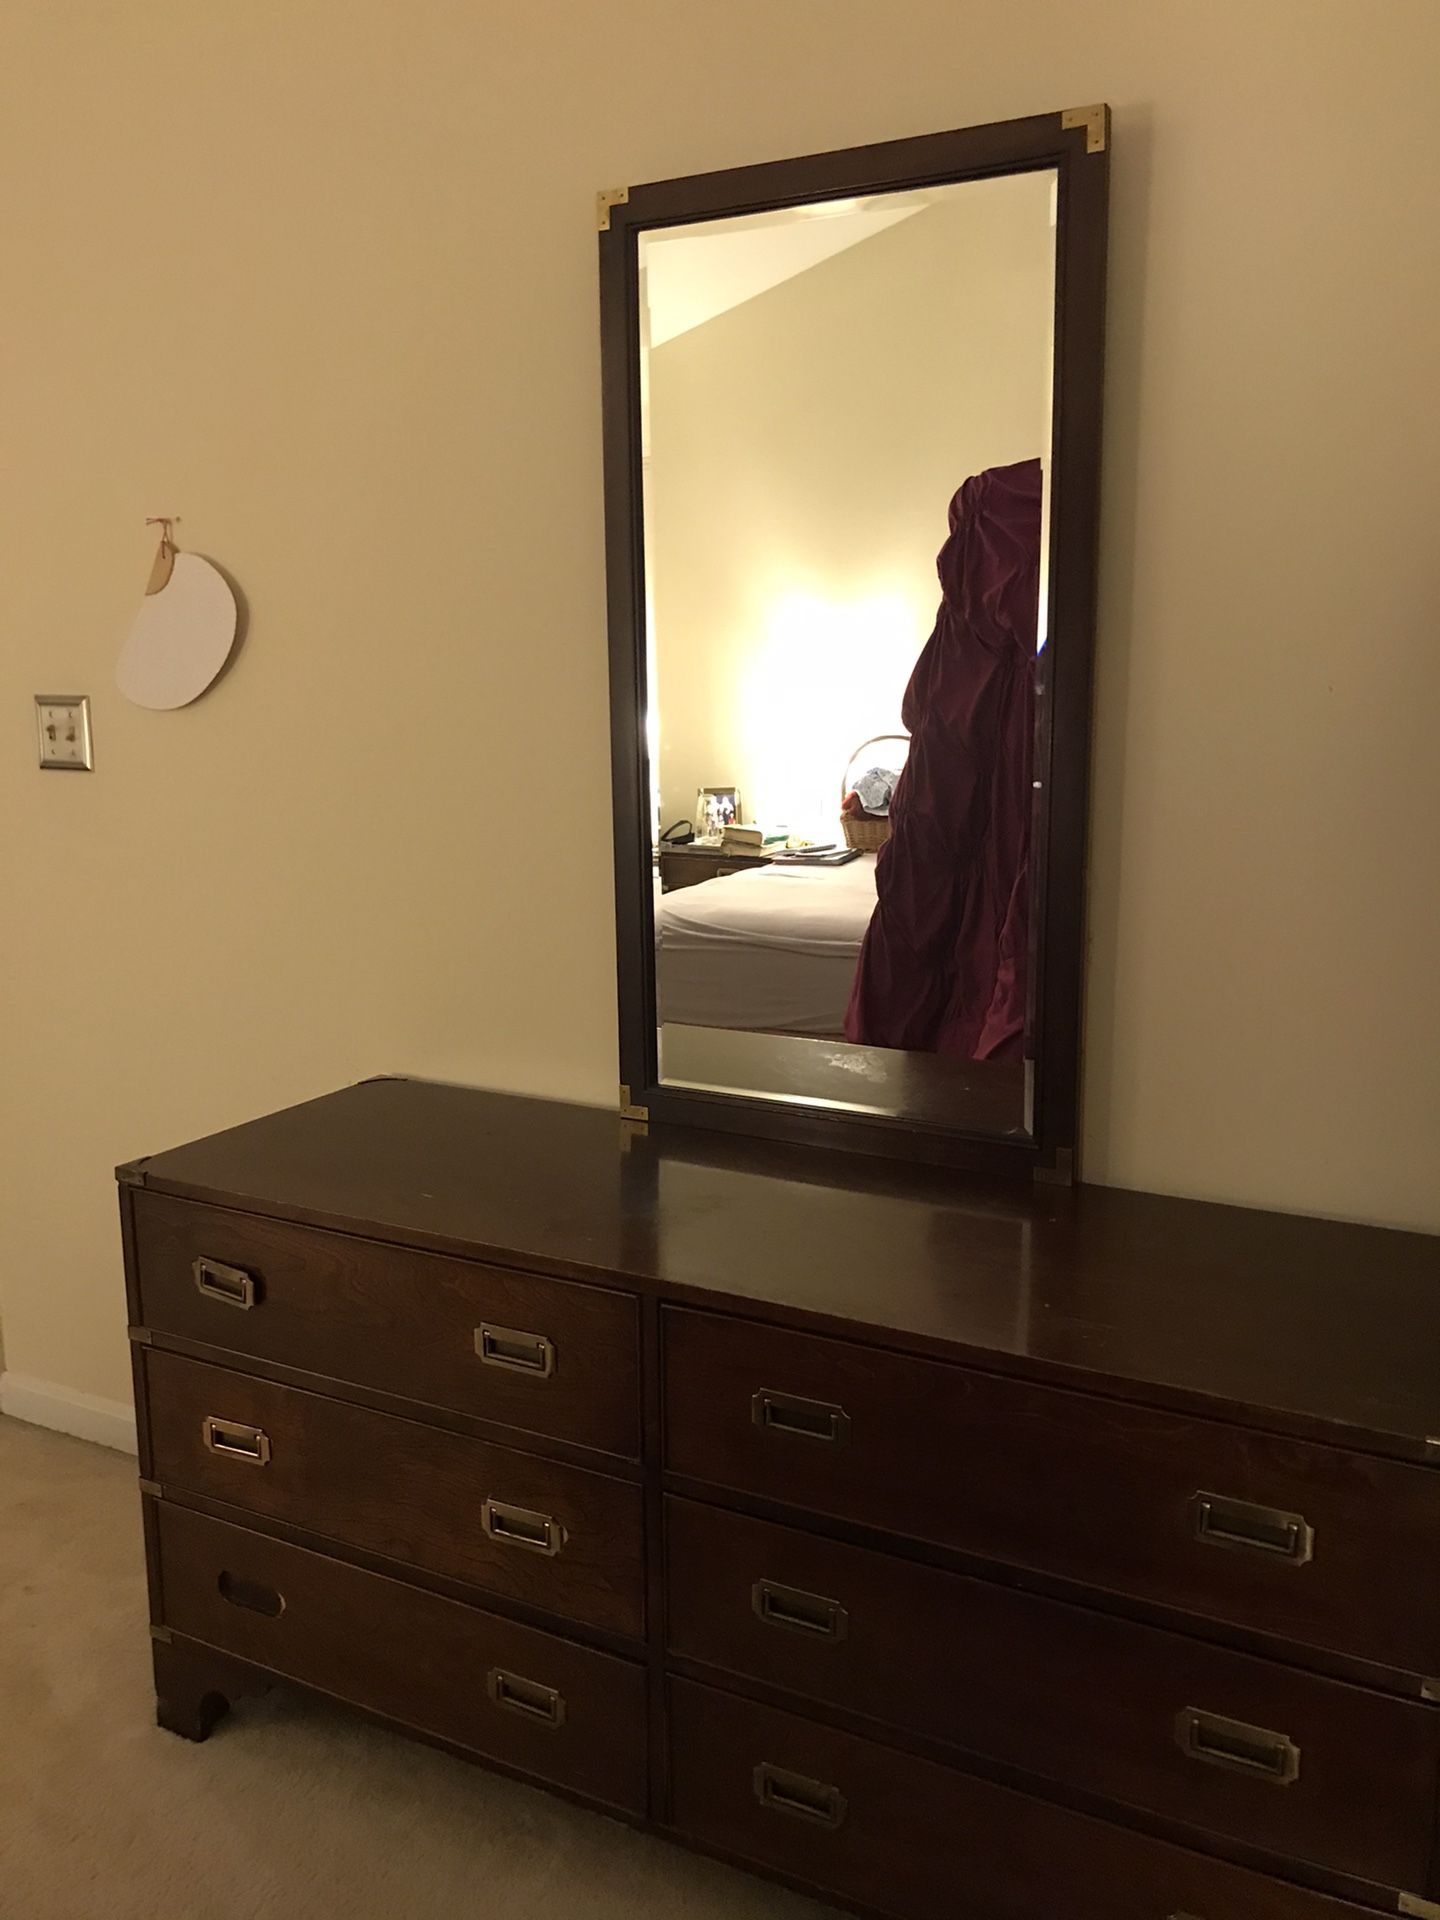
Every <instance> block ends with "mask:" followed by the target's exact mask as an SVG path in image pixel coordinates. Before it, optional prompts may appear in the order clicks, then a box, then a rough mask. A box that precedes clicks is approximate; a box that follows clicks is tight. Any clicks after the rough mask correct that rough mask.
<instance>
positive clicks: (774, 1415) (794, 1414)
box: [750, 1387, 850, 1441]
mask: <svg viewBox="0 0 1440 1920" xmlns="http://www.w3.org/2000/svg"><path fill="white" fill-rule="evenodd" d="M750 1418H751V1419H752V1420H753V1421H754V1422H755V1424H756V1426H757V1427H764V1428H768V1429H769V1430H770V1431H771V1432H772V1433H797V1434H800V1435H801V1436H802V1437H803V1438H804V1439H806V1440H831V1441H839V1440H846V1439H848V1438H849V1436H850V1416H849V1414H848V1413H846V1411H845V1409H844V1408H843V1407H835V1406H831V1404H830V1403H829V1401H827V1400H802V1399H801V1398H800V1396H799V1395H798V1394H794V1393H774V1392H772V1391H771V1389H770V1388H769V1387H762V1388H761V1389H760V1391H759V1392H758V1393H757V1394H755V1395H753V1396H752V1398H751V1401H750Z"/></svg>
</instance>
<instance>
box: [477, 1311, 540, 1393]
mask: <svg viewBox="0 0 1440 1920" xmlns="http://www.w3.org/2000/svg"><path fill="white" fill-rule="evenodd" d="M475 1351H476V1353H478V1354H479V1356H480V1358H481V1360H482V1361H483V1362H484V1363H485V1365H486V1366H487V1367H507V1368H508V1369H509V1370H510V1372H511V1373H531V1374H534V1376H535V1378H536V1379H537V1380H548V1379H549V1378H550V1376H551V1374H552V1373H554V1371H555V1343H554V1341H553V1340H547V1339H546V1338H545V1335H544V1334H543V1333H522V1332H521V1331H520V1330H519V1328H518V1327H492V1326H490V1325H488V1324H487V1325H485V1326H483V1327H477V1328H476V1329H475Z"/></svg>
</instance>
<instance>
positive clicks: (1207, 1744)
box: [1175, 1707, 1300, 1787]
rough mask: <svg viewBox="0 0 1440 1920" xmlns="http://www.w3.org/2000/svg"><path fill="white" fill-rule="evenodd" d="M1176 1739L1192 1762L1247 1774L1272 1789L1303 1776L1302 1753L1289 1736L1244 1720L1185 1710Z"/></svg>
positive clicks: (1198, 1710)
mask: <svg viewBox="0 0 1440 1920" xmlns="http://www.w3.org/2000/svg"><path fill="white" fill-rule="evenodd" d="M1175 1738H1176V1739H1177V1740H1178V1741H1179V1743H1180V1750H1181V1752H1182V1753H1184V1754H1185V1755H1187V1756H1188V1758H1190V1759H1191V1760H1203V1761H1204V1762H1205V1764H1206V1765H1207V1766H1211V1767H1228V1768H1229V1769H1230V1771H1231V1772H1232V1773H1248V1774H1250V1775H1252V1776H1253V1777H1254V1778H1255V1779H1257V1780H1268V1781H1269V1782H1270V1783H1271V1785H1272V1786H1277V1787H1288V1786H1289V1785H1290V1783H1291V1782H1292V1781H1293V1780H1297V1779H1298V1778H1299V1776H1300V1749H1299V1747H1297V1746H1296V1744H1295V1742H1294V1741H1293V1740H1292V1739H1290V1738H1289V1736H1288V1735H1287V1734H1283V1733H1271V1732H1270V1730H1269V1729H1268V1728H1267V1727H1252V1726H1250V1725H1248V1724H1247V1723H1246V1722H1245V1721H1244V1720H1226V1719H1224V1718H1222V1716H1221V1715H1220V1714H1218V1713H1204V1712H1202V1711H1201V1709H1200V1708H1199V1707H1186V1708H1185V1710H1184V1712H1183V1713H1180V1714H1178V1715H1177V1716H1176V1720H1175Z"/></svg>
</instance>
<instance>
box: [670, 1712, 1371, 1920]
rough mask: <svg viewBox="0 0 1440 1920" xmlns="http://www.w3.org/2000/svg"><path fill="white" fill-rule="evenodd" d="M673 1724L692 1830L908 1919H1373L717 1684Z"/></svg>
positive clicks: (677, 1795) (678, 1823)
mask: <svg viewBox="0 0 1440 1920" xmlns="http://www.w3.org/2000/svg"><path fill="white" fill-rule="evenodd" d="M670 1715H671V1785H672V1803H671V1806H672V1823H673V1825H674V1826H675V1828H676V1829H677V1830H678V1831H679V1832H680V1833H681V1834H683V1835H685V1836H687V1837H688V1838H691V1839H693V1840H697V1841H699V1842H700V1843H701V1844H702V1845H704V1846H710V1847H714V1848H716V1849H718V1850H719V1851H721V1852H723V1853H726V1854H728V1855H730V1856H732V1857H735V1858H739V1859H743V1860H747V1861H750V1862H751V1863H752V1864H754V1865H756V1866H763V1867H769V1868H770V1869H771V1870H772V1871H774V1872H776V1873H780V1874H785V1875H788V1876H790V1877H791V1878H793V1879H797V1880H802V1881H804V1882H805V1883H806V1884H807V1885H808V1886H811V1887H814V1888H816V1889H821V1890H823V1891H825V1892H826V1893H829V1894H831V1895H833V1896H834V1897H835V1898H837V1899H839V1900H843V1901H847V1902H852V1901H853V1902H854V1903H856V1904H857V1905H861V1906H864V1907H866V1908H867V1909H874V1910H876V1911H878V1912H880V1913H884V1914H888V1915H895V1916H897V1920H957V1917H958V1916H960V1915H962V1914H963V1915H969V1914H972V1913H973V1914H974V1915H975V1916H976V1920H980V1916H982V1915H983V1916H984V1920H1038V1917H1039V1916H1043V1917H1044V1920H1192V1917H1193V1920H1361V1916H1362V1913H1363V1912H1364V1910H1363V1909H1361V1908H1359V1907H1355V1906H1352V1905H1350V1904H1349V1902H1347V1901H1340V1900H1332V1899H1329V1898H1327V1897H1325V1896H1323V1895H1320V1894H1315V1893H1310V1892H1307V1891H1305V1890H1303V1889H1301V1888H1298V1887H1291V1886H1287V1885H1285V1884H1284V1883H1283V1882H1281V1881H1279V1880H1272V1879H1270V1878H1269V1877H1268V1876H1266V1875H1263V1874H1258V1873H1252V1872H1249V1871H1248V1870H1246V1869H1245V1868H1241V1867H1235V1866H1231V1865H1229V1864H1227V1863H1225V1862H1223V1861H1219V1860H1212V1859H1208V1858H1206V1857H1205V1856H1204V1855H1202V1854H1198V1853H1191V1852H1190V1851H1189V1850H1188V1849H1186V1848H1184V1847H1177V1846H1172V1845H1169V1844H1168V1843H1166V1842H1164V1841H1159V1840H1153V1839H1151V1838H1149V1837H1148V1836H1146V1835H1142V1834H1137V1833H1131V1832H1127V1831H1126V1830H1125V1829H1124V1828H1122V1827H1118V1826H1112V1825H1110V1824H1109V1822H1107V1821H1103V1820H1096V1819H1093V1818H1091V1817H1090V1816H1088V1815H1085V1814H1078V1813H1072V1812H1069V1811H1068V1810H1066V1809H1064V1808H1061V1807H1056V1806H1052V1805H1051V1804H1049V1803H1048V1802H1046V1801H1043V1800H1036V1799H1032V1798H1031V1797H1030V1796H1029V1795H1027V1794H1022V1793H1016V1792H1014V1791H1013V1790H1011V1789H1010V1788H1006V1787H998V1786H995V1785H993V1784H992V1783H990V1782H988V1781H982V1780H977V1779H974V1778H972V1777H971V1776H969V1775H966V1774H962V1773H958V1772H954V1771H952V1770H951V1769H950V1768H948V1767H940V1766H936V1765H934V1764H933V1763H932V1762H930V1761H926V1760H917V1759H915V1758H913V1757H912V1756H910V1755H906V1754H900V1753H896V1752H894V1751H893V1750H891V1749H890V1748H888V1747H883V1746H880V1745H877V1744H876V1743H874V1742H872V1741H869V1740H860V1739H857V1738H855V1737H854V1736H853V1735H850V1734H844V1733H839V1732H837V1731H835V1730H834V1729H833V1728H829V1727H821V1726H817V1725H815V1724H814V1723H812V1722H810V1721H807V1720H802V1719H800V1718H798V1717H797V1716H795V1715H793V1714H789V1713H780V1712H777V1711H775V1710H774V1709H772V1708H768V1707H759V1706H755V1705H753V1704H752V1703H751V1702H749V1701H744V1700H738V1699H735V1698H733V1697H731V1696H729V1695H727V1694H723V1693H718V1692H715V1691H714V1690H713V1689H711V1688H709V1687H701V1686H695V1685H692V1684H690V1683H688V1682H684V1681H672V1682H671V1683H670ZM942 1836H943V1838H942ZM1372 1920H1373V1917H1372Z"/></svg>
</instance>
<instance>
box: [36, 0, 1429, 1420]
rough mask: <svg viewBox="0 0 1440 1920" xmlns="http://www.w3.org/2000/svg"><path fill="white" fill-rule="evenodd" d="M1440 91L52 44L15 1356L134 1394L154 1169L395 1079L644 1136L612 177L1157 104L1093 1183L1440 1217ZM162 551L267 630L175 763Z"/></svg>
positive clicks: (623, 13)
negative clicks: (135, 1170)
mask: <svg viewBox="0 0 1440 1920" xmlns="http://www.w3.org/2000/svg"><path fill="white" fill-rule="evenodd" d="M1437 55H1440V11H1437V9H1436V8H1435V7H1434V5H1433V0H1390V3H1389V4H1388V5H1386V6H1385V7H1383V8H1380V9H1377V8H1374V7H1371V6H1361V5H1359V4H1358V3H1353V4H1352V3H1349V0H1347V4H1339V3H1338V0H1271V4H1270V5H1268V6H1265V7H1263V8H1261V7H1256V6H1253V5H1251V4H1241V0H1215V3H1214V4H1212V5H1210V6H1207V7H1204V8H1195V7H1182V6H1180V5H1178V4H1171V0H1162V3H1161V4H1158V5H1157V4H1155V0H1145V4H1140V3H1139V0H1093V4H1091V5H1088V6H1085V7H1076V6H1074V5H1072V4H1069V3H1068V0H1066V3H1064V4H1062V0H1031V4H1028V5H1022V6H1011V7H1008V8H1007V7H998V6H995V5H993V4H990V3H989V0H987V4H985V5H983V6H980V5H970V4H963V3H962V4H956V0H893V4H891V5H890V6H887V7H884V8H877V7H875V6H873V5H872V4H870V0H831V3H830V4H829V5H827V6H825V7H823V8H822V7H817V6H815V5H813V4H800V5H795V6H791V7H776V6H774V5H773V4H771V3H770V0H729V4H727V5H725V6H724V7H719V6H692V7H685V8H678V9H677V8H676V7H675V6H674V5H673V4H670V0H665V4H661V0H622V4H621V6H620V9H619V12H618V13H617V11H616V9H615V8H606V9H600V8H586V7H578V6H575V5H574V4H570V3H568V0H567V4H564V5H561V4H558V0H533V3H532V4H531V5H530V6H527V7H524V8H515V7H512V6H503V7H502V6H500V5H498V4H496V3H495V0H463V4H462V3H461V0H417V4H416V5H414V6H410V7H404V8H402V7H398V6H396V5H395V4H393V0H345V4H344V5H341V4H339V0H300V4H298V5H297V4H295V0H286V3H285V4H283V5H281V4H279V3H278V0H244V4H241V3H240V0H174V3H173V4H169V5H166V6H162V7H151V6H142V5H140V4H139V0H132V3H131V4H129V5H116V6H100V5H84V4H79V3H78V0H43V4H42V0H12V4H11V5H10V6H8V7H7V8H6V9H5V10H4V13H3V15H0V177H3V178H4V179H6V180H7V181H8V182H9V183H10V185H9V187H8V189H7V191H6V193H5V195H4V203H3V212H0V354H3V358H0V438H3V460H0V539H3V542H4V559H3V567H0V915H3V920H0V965H3V982H4V999H3V1004H0V1072H3V1106H0V1180H3V1183H4V1194H3V1214H0V1311H3V1316H4V1320H5V1336H6V1355H7V1360H8V1363H9V1364H10V1365H11V1366H12V1367H14V1368H16V1369H18V1370H20V1371H21V1372H24V1373H29V1374H33V1375H37V1376H40V1377H42V1378H46V1379H50V1380H55V1381H60V1382H63V1383H68V1384H69V1385H72V1386H74V1387H76V1388H78V1389H82V1390H88V1391H91V1392H94V1393H98V1394H102V1395H121V1394H123V1393H124V1392H125V1389H126V1378H127V1375H126V1365H125V1342H124V1339H123V1335H122V1325H123V1311H122V1307H121V1299H120V1271H119V1259H118V1251H117V1245H116V1235H115V1229H114V1223H113V1198H112V1192H111V1186H110V1180H109V1169H110V1167H111V1165H112V1164H113V1163H114V1162H115V1161H116V1160H118V1159H120V1158H121V1157H125V1156H130V1155H134V1154H139V1153H143V1152H146V1151H150V1150H153V1149H156V1148H159V1147H163V1146H165V1145H167V1144H168V1143H171V1142H174V1141H177V1140H180V1139H182V1138H184V1137H185V1136H186V1135H190V1134H194V1133H196V1132H197V1131H200V1130H203V1129H209V1128H213V1127H217V1126H222V1125H225V1124H226V1123H228V1122H231V1121H235V1120H238V1119H240V1118H242V1117H244V1116H246V1115H248V1114H252V1113H255V1112H258V1111H260V1110H261V1109H263V1108H266V1107H271V1106H274V1105H276V1104H277V1103H280V1102H283V1101H289V1100H294V1099H297V1098H300V1097H302V1096H305V1095H308V1094H312V1093H316V1092H319V1091H320V1090H322V1089H324V1088H327V1087H330V1086H334V1085H336V1084H338V1083H340V1082H344V1081H346V1080H349V1079H352V1078H357V1077H359V1076H362V1075H364V1074H368V1073H373V1072H375V1071H377V1070H381V1069H388V1070H392V1071H394V1070H398V1071H407V1072H414V1073H421V1074H434V1075H441V1076H446V1077H450V1078H454V1079H461V1080H473V1081H481V1082H486V1083H489V1084H492V1085H496V1086H501V1087H512V1088H525V1089H529V1090H533V1091H536V1092H540V1093H546V1094H558V1095H563V1096H565V1097H567V1098H572V1099H577V1100H586V1101H597V1102H598V1101H606V1100H609V1099H612V1098H613V1097H614V1087H615V1080H616V1067H615V1047H614V1041H613V1016H612V1004H611V996H612V986H613V969H612V961H611V946H610V942H611V908H610V898H611V895H610V878H609V873H608V859H609V855H608V849H607V847H606V845H605V835H606V828H605V825H604V803H603V795H604V792H605V787H606V777H607V775H606V766H607V758H606V755H607V735H606V687H605V666H604V615H603V588H602V577H603V575H602V551H601V504H600V451H599V450H600V403H599V393H598V380H597V349H596V323H595V235H594V218H593V195H594V192H595V189H596V188H597V187H602V186H610V185H616V184H620V183H623V182H626V181H637V180H645V179H652V178H657V177H662V176H665V175H669V174H675V173H680V172H688V171H692V170H699V169H705V168H710V167H720V166H725V165H729V164H734V163H737V162H744V161H754V160H765V159H770V158H773V157H775V156H778V155H782V154H788V153H804V152H807V151H813V150H816V149H819V148H824V147H832V146H837V145H842V144H845V143H849V142H854V141H864V140H871V139H882V138H885V137H888V136H894V135H901V134H909V133H915V132H922V131H926V130H929V129H932V128H937V127H942V126H947V125H960V124H964V123H966V122H974V121H981V120H987V119H994V118H998V117H1003V116H1005V115H1009V114H1017V113H1025V112H1031V111H1036V110H1040V109H1048V108H1059V107H1064V106H1070V105H1078V104H1080V103H1083V102H1086V101H1090V100H1094V99H1098V98H1101V97H1108V98H1109V99H1110V100H1111V101H1112V102H1113V103H1114V105H1115V107H1116V138H1115V188H1114V245H1113V254H1112V263H1113V273H1112V324H1111V335H1110V375H1109V386H1108V402H1107V433H1108V446H1107V458H1108V465H1107V479H1106V494H1105V516H1104V518H1105V525H1104V538H1105V556H1106V557H1105V564H1104V573H1103V589H1102V606H1101V642H1100V658H1101V668H1100V683H1099V717H1098V727H1097V744H1096V764H1097V793H1096V801H1095V810H1094V821H1093V834H1092V838H1093V867H1092V875H1093V880H1092V902H1091V917H1090V937H1091V952H1090V981H1091V987H1090V1000H1089V1016H1088V1027H1087V1042H1088V1069H1087V1084H1086V1121H1085V1151H1086V1161H1087V1167H1088V1171H1089V1173H1090V1175H1091V1177H1093V1178H1098V1179H1102V1180H1109V1181H1117V1182H1121V1183H1127V1184H1133V1185H1148V1186H1156V1187H1160V1188H1166V1189H1171V1190H1175V1191H1182V1192H1186V1193H1199V1194H1207V1195H1220V1196H1225V1197H1227V1198H1231V1199H1237V1200H1242V1201H1246V1202H1251V1203H1255V1204H1273V1205H1280V1206H1291V1207H1299V1208H1307V1209H1316V1210H1320V1211H1324V1212H1332V1213H1344V1214H1354V1215H1358V1216H1361V1217H1364V1218H1369V1219H1381V1220H1391V1221H1400V1222H1412V1223H1416V1224H1421V1225H1426V1226H1429V1227H1440V1182H1437V1180H1436V1177H1435V1176H1436V1168H1437V1164H1440V1116H1437V1073H1436V1057H1437V1050H1440V1008H1437V1003H1436V995H1437V978H1440V964H1437V962H1440V889H1437V887H1436V884H1435V876H1436V873H1437V870H1440V844H1437V834H1440V755H1437V753H1436V751H1435V745H1434V714H1435V711H1436V707H1437V701H1440V648H1437V646H1436V641H1435V615H1436V590H1435V561H1434V552H1435V535H1434V526H1433V520H1434V507H1435V501H1436V499H1437V497H1440V473H1437V463H1440V430H1437V428H1440V423H1437V420H1436V409H1437V405H1440V400H1437V385H1436V381H1435V378H1434V374H1435V364H1434V315H1435V313H1436V311H1437V310H1440V264H1437V258H1436V253H1435V249H1434V247H1433V245H1432V244H1431V237H1432V236H1433V234H1434V232H1435V230H1436V222H1437V215H1440V208H1437V205H1436V199H1437V195H1436V173H1435V167H1434V162H1433V158H1432V157H1431V129H1432V126H1433V121H1434V110H1435V109H1434V86H1433V77H1432V76H1433V73H1434V70H1435V65H1436V58H1437ZM157 512H168V513H179V514H181V515H183V516H184V519H183V524H182V527H181V533H182V536H183V538H184V540H185V542H186V544H188V545H190V546H193V547H195V548H197V549H199V550H201V551H207V552H210V553H213V554H214V555H215V556H216V557H217V558H219V559H221V560H222V561H223V562H225V564H226V565H228V566H229V567H230V568H231V569H232V570H233V572H234V573H235V575H236V576H237V577H238V579H239V580H240V581H241V582H242V583H243V584H244V587H245V591H246V593H247V596H248V598H249V602H250V612H251V633H250V639H249V642H248V645H247V648H246V651H245V654H244V657H243V658H242V659H241V661H240V663H239V665H238V666H237V667H236V668H235V670H234V671H233V672H232V673H231V674H230V676H229V677H228V678H227V679H226V680H225V682H224V683H223V684H222V685H221V686H220V688H219V689H218V690H217V691H216V692H215V693H214V694H212V695H211V696H210V697H209V698H208V699H206V700H205V701H203V702H202V703H201V704H200V705H198V706H197V707H195V708H194V709H192V710H190V711H188V712H184V713H181V714H177V715H173V716H169V717H165V716H156V715H150V714H144V713H140V712H138V711H136V710H134V709H130V708H127V707H125V706H124V704H123V703H122V702H121V701H120V700H119V698H118V697H117V696H116V695H115V693H114V692H113V691H112V690H111V684H110V673H111V669H112V666H113V661H114V656H115V652H116V649H117V647H118V644H119V641H120V638H121V636H122V635H123V632H124V630H125V627H126V624H127V622H128V620H129V618H130V616H131V614H132V613H133V610H134V604H135V598H136V595H137V593H138V591H139V588H140V584H141V582H142V581H143V578H144V575H145V572H146V568H147V566H148V563H149V557H150V543H149V541H148V539H147V537H146V536H145V534H144V532H143V530H142V528H141V525H140V522H141V519H142V516H143V515H145V514H146V513H157ZM69 690H76V691H89V692H90V693H91V694H93V696H94V699H95V736H96V753H97V771H96V773H95V774H94V776H93V777H92V778H89V779H84V778H78V777H74V776H65V777H61V776H42V775H41V774H39V773H38V772H37V771H36V769H35V765H34V743H33V739H32V721H31V712H30V697H31V695H32V694H33V693H35V692H37V691H40V692H45V691H69ZM588 819H593V820H594V823H595V824H594V828H593V831H587V830H586V829H585V826H584V823H585V822H586V821H587V820H588Z"/></svg>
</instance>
